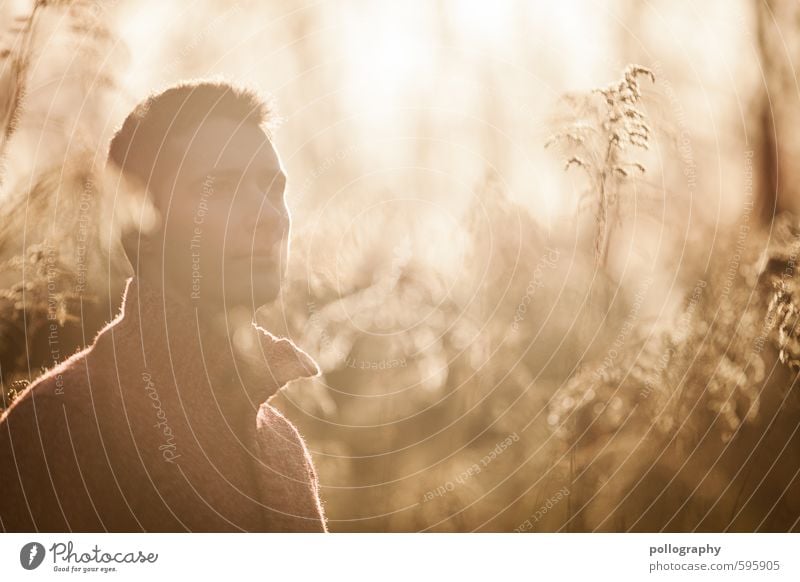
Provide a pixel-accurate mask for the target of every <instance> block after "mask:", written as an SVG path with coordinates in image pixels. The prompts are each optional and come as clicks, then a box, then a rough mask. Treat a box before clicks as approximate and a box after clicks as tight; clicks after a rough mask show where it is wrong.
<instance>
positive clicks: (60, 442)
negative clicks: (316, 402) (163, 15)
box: [0, 82, 326, 531]
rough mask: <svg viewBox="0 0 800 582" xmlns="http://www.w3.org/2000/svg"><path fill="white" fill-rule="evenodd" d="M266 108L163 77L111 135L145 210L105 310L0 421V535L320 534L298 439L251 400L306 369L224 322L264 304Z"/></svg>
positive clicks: (276, 183) (279, 248) (273, 257)
mask: <svg viewBox="0 0 800 582" xmlns="http://www.w3.org/2000/svg"><path fill="white" fill-rule="evenodd" d="M268 116H269V114H268V111H267V107H266V105H265V104H264V103H263V102H262V101H261V100H259V99H258V98H257V97H256V96H255V95H254V94H253V93H252V92H249V91H247V90H241V89H236V88H234V87H232V86H230V85H228V84H224V83H211V82H195V83H190V84H181V85H178V86H175V87H172V88H170V89H167V90H166V91H164V92H162V93H160V94H157V95H154V96H151V97H149V98H148V99H147V100H145V101H144V102H143V103H141V104H139V105H138V106H137V107H136V108H135V109H134V111H133V112H132V113H131V114H130V115H129V116H128V118H127V119H126V120H125V122H124V124H123V125H122V127H121V128H120V129H119V131H118V132H117V133H116V135H115V136H114V138H113V139H112V142H111V146H110V150H109V157H108V165H109V167H110V168H111V169H113V170H116V171H118V174H119V176H120V180H126V181H129V182H131V183H133V184H135V185H136V187H137V188H138V190H139V191H141V192H142V193H144V195H146V196H150V197H151V202H152V204H153V205H154V207H155V209H156V210H157V214H158V217H159V220H158V221H157V226H156V227H155V228H154V229H153V230H152V231H150V232H147V233H138V232H137V233H136V236H128V237H126V238H125V241H124V245H125V249H126V253H127V254H128V256H129V258H130V259H131V263H132V265H133V268H134V272H135V276H134V277H133V278H131V279H130V280H129V281H128V285H127V288H126V292H125V296H124V300H123V307H122V310H121V313H120V315H119V316H118V317H117V318H116V319H115V320H114V321H112V322H111V323H110V324H109V325H107V326H106V327H105V328H104V329H103V330H102V331H101V332H100V333H99V334H98V336H97V338H96V340H95V342H94V343H93V345H92V346H91V347H89V348H88V349H86V350H84V351H82V352H79V353H78V354H76V355H75V356H73V357H71V358H70V359H69V360H67V361H66V362H64V363H63V364H61V365H59V366H57V367H56V368H54V369H53V370H51V371H50V372H48V373H47V374H45V375H44V376H43V377H41V378H39V379H38V380H37V381H35V382H34V383H33V384H32V385H31V386H30V387H29V388H28V389H27V390H26V391H25V392H24V393H23V394H22V395H21V396H20V397H19V398H18V399H17V400H16V401H15V402H14V404H13V405H12V406H11V407H10V409H9V410H8V411H7V413H6V415H5V416H4V417H3V418H2V420H1V421H0V530H5V531H326V524H325V517H324V514H323V510H322V507H321V504H320V500H319V492H318V485H317V478H316V474H315V471H314V468H313V465H312V463H311V458H310V456H309V454H308V451H307V450H306V447H305V445H304V443H303V440H302V438H301V437H300V435H299V434H298V432H297V430H296V429H295V428H294V426H293V425H292V424H291V423H289V421H287V420H286V419H285V418H284V417H283V416H281V414H280V413H278V412H277V410H275V409H274V408H273V407H272V406H270V405H269V404H268V403H266V402H265V401H266V400H267V398H268V397H269V396H270V395H272V394H274V393H275V392H276V391H277V390H278V389H279V388H280V387H281V386H283V385H284V384H285V383H287V382H289V381H291V380H294V379H297V378H301V377H311V376H315V375H317V374H318V373H319V370H318V368H317V366H316V364H315V363H314V362H313V360H311V358H310V357H309V356H308V355H307V354H305V353H304V352H302V351H301V350H299V349H298V348H296V347H295V346H294V344H292V343H291V342H290V341H289V340H287V339H277V338H275V337H274V336H272V335H271V334H269V333H268V332H266V331H265V330H263V329H261V328H259V327H257V326H255V324H252V325H250V326H245V328H244V329H237V326H236V325H235V321H234V320H236V319H237V318H239V314H241V313H242V312H246V313H249V315H250V318H249V319H250V320H251V321H252V316H253V313H254V311H255V309H256V308H257V307H259V306H260V305H262V304H264V303H266V302H269V301H271V300H273V299H275V298H276V297H277V295H278V293H279V290H280V277H281V273H282V269H283V267H284V266H285V264H286V260H287V256H288V237H289V226H290V217H289V213H288V211H287V208H286V205H285V202H284V187H285V175H284V173H283V171H282V169H281V165H280V162H279V160H278V157H277V155H276V153H275V151H274V149H273V148H272V145H271V143H270V140H269V138H268V135H267V133H266V131H265V127H266V124H267V122H268Z"/></svg>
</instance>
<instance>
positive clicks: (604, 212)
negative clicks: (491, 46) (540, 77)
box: [545, 65, 655, 265]
mask: <svg viewBox="0 0 800 582" xmlns="http://www.w3.org/2000/svg"><path fill="white" fill-rule="evenodd" d="M640 77H647V78H649V79H650V80H651V81H652V82H655V75H654V74H653V72H652V71H651V70H650V69H648V68H646V67H642V66H640V65H629V66H628V67H627V68H626V69H625V72H624V75H623V78H622V79H621V80H619V81H617V82H615V83H612V84H610V85H608V86H607V87H605V88H602V89H595V90H594V91H592V92H591V93H589V94H587V95H568V96H566V97H565V98H564V100H565V102H566V103H567V104H568V105H569V106H570V107H571V109H572V114H571V116H572V117H573V119H574V121H572V122H571V123H569V124H568V125H567V126H566V127H565V128H563V129H562V130H560V131H559V132H557V133H556V134H554V135H553V136H551V137H550V138H549V139H548V140H547V142H546V143H545V148H548V147H550V146H552V145H555V144H561V145H562V147H563V149H564V153H565V158H566V159H565V166H564V168H565V169H566V170H568V169H569V168H570V167H572V166H573V165H574V166H578V167H579V168H581V169H583V170H584V172H585V173H586V175H587V177H588V179H589V189H588V190H587V191H586V192H585V193H584V194H583V196H582V197H581V203H583V201H584V200H585V199H588V200H590V201H592V202H594V205H595V220H596V223H597V234H596V236H595V258H596V260H597V262H598V264H600V265H604V264H605V262H606V259H607V257H608V247H609V244H610V241H611V237H612V235H613V232H614V229H615V228H616V227H617V226H618V224H619V222H620V221H621V216H620V205H619V195H620V190H621V186H622V183H623V182H624V181H626V180H628V179H630V178H631V177H632V175H631V171H632V170H635V171H638V172H639V173H640V174H644V172H645V167H644V166H643V165H642V164H641V163H640V162H639V161H637V160H636V159H635V156H634V155H633V154H632V153H631V152H630V148H631V147H635V148H639V149H642V150H647V149H649V147H650V138H651V133H652V132H651V129H650V126H649V125H648V124H647V121H646V117H645V114H644V112H643V111H642V110H641V108H640V101H641V99H642V91H641V88H640V86H639V78H640Z"/></svg>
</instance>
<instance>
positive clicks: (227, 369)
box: [122, 277, 320, 409]
mask: <svg viewBox="0 0 800 582" xmlns="http://www.w3.org/2000/svg"><path fill="white" fill-rule="evenodd" d="M122 319H123V321H124V322H125V324H126V327H129V328H131V329H133V330H135V331H136V335H137V336H140V337H141V338H142V348H144V350H145V356H146V357H147V359H148V360H151V359H152V360H158V361H166V362H167V364H166V365H168V366H171V367H172V371H173V374H174V375H175V379H176V380H177V381H181V377H184V378H185V377H186V375H187V374H188V375H189V377H191V376H193V375H198V376H204V375H205V376H206V377H207V379H208V382H209V383H210V385H211V387H212V390H213V391H214V392H215V393H216V394H217V395H218V396H219V397H220V401H223V400H225V401H227V402H228V403H229V405H231V406H233V407H237V408H238V407H239V405H242V406H246V407H247V408H249V409H253V408H255V409H257V408H258V407H259V405H260V404H261V403H263V402H264V401H266V400H267V399H268V398H269V397H270V396H272V395H273V394H274V393H275V392H277V391H278V390H279V389H280V388H281V387H282V386H284V385H285V384H287V383H288V382H291V381H293V380H297V379H300V378H311V377H314V376H318V375H319V374H320V370H319V367H318V366H317V364H316V363H315V362H314V360H313V359H312V358H311V356H309V355H308V354H307V353H306V352H304V351H303V350H301V349H300V348H298V347H297V346H296V345H295V344H294V343H293V342H292V341H291V340H289V339H287V338H279V337H276V336H274V335H273V334H271V333H270V332H268V331H267V330H265V329H264V328H262V327H260V326H258V325H257V324H256V323H255V322H252V323H250V324H249V325H247V324H245V325H244V326H240V327H239V329H236V330H234V329H227V330H226V329H224V328H225V327H226V326H225V325H222V326H218V327H216V328H215V327H214V326H213V325H210V324H208V323H207V322H203V321H201V320H200V318H199V315H198V311H197V308H196V307H195V306H194V305H192V304H191V302H189V301H180V300H178V299H177V298H175V297H173V296H171V295H170V294H169V293H168V292H164V291H163V290H161V289H157V288H154V287H152V286H149V285H146V284H143V283H142V282H141V281H139V280H138V279H137V278H136V277H131V278H130V279H128V281H127V283H126V290H125V295H124V301H123V307H122ZM163 350H166V352H167V354H164V351H163ZM151 351H152V352H151ZM148 352H151V353H152V354H153V356H152V357H148V356H150V354H149V353H148ZM165 355H166V356H167V357H166V358H165ZM184 383H187V382H184ZM187 384H191V381H189V382H188V383H187ZM182 389H183V388H182Z"/></svg>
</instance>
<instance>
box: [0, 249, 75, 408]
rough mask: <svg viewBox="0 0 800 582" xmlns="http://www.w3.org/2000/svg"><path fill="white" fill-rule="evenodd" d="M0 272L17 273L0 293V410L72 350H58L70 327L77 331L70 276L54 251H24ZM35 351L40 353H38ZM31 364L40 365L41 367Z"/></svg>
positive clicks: (2, 267)
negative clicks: (0, 401)
mask: <svg viewBox="0 0 800 582" xmlns="http://www.w3.org/2000/svg"><path fill="white" fill-rule="evenodd" d="M0 272H2V273H4V274H5V275H8V274H9V273H18V274H19V275H18V278H19V282H18V283H15V284H13V285H11V286H10V287H8V288H6V289H0V374H1V376H0V381H2V389H3V398H2V401H3V406H9V405H10V404H11V402H12V401H13V399H14V397H15V396H16V395H17V394H18V393H19V392H20V391H21V388H23V387H24V385H25V383H26V382H27V381H28V380H29V379H30V377H29V374H32V376H33V377H35V376H37V375H39V373H41V371H42V370H43V369H44V368H46V367H49V366H51V365H53V364H55V363H57V362H58V361H59V360H60V359H62V356H63V357H66V356H68V355H69V354H70V353H71V352H72V351H73V349H74V348H75V347H77V346H73V345H70V342H69V341H66V342H64V343H65V344H67V345H61V343H60V342H59V341H58V339H59V336H61V337H65V336H64V333H63V330H64V329H65V328H66V327H67V326H69V325H80V324H81V320H80V317H79V316H78V314H79V313H80V312H81V310H80V306H79V296H78V294H76V293H74V292H72V291H71V289H72V288H73V286H74V279H75V276H74V274H73V273H72V271H71V270H70V269H68V268H65V266H64V265H63V263H62V260H61V257H60V253H59V249H57V248H56V247H53V246H51V245H50V244H48V243H47V242H44V243H42V244H38V245H33V246H31V247H29V249H28V252H27V253H26V254H25V255H24V256H15V257H13V258H11V259H9V260H7V261H5V262H3V263H2V264H0ZM37 348H41V353H38V354H37V351H39V350H38V349H37ZM31 362H39V363H40V365H41V367H38V366H36V365H35V364H34V366H33V370H31Z"/></svg>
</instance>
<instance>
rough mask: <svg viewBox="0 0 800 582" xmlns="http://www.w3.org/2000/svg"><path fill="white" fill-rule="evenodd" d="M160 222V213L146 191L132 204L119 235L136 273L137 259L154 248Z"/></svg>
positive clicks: (137, 269) (137, 268)
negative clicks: (132, 206)
mask: <svg viewBox="0 0 800 582" xmlns="http://www.w3.org/2000/svg"><path fill="white" fill-rule="evenodd" d="M161 224H162V220H161V213H160V212H159V210H158V209H157V208H156V207H155V205H154V204H153V203H152V197H151V195H150V194H149V193H148V194H147V195H146V196H143V197H142V198H141V199H140V201H139V203H138V204H135V205H134V208H133V209H132V212H131V216H130V217H129V220H128V221H127V223H126V225H125V226H124V227H123V230H122V234H121V236H120V242H121V243H122V248H123V250H124V251H125V255H126V256H127V257H128V261H130V263H131V266H132V267H133V271H134V272H135V273H136V274H138V273H139V260H140V259H141V258H143V257H146V256H148V255H149V254H150V253H151V252H152V251H153V249H155V248H156V244H157V242H156V239H157V238H158V236H159V234H160V232H161Z"/></svg>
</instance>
